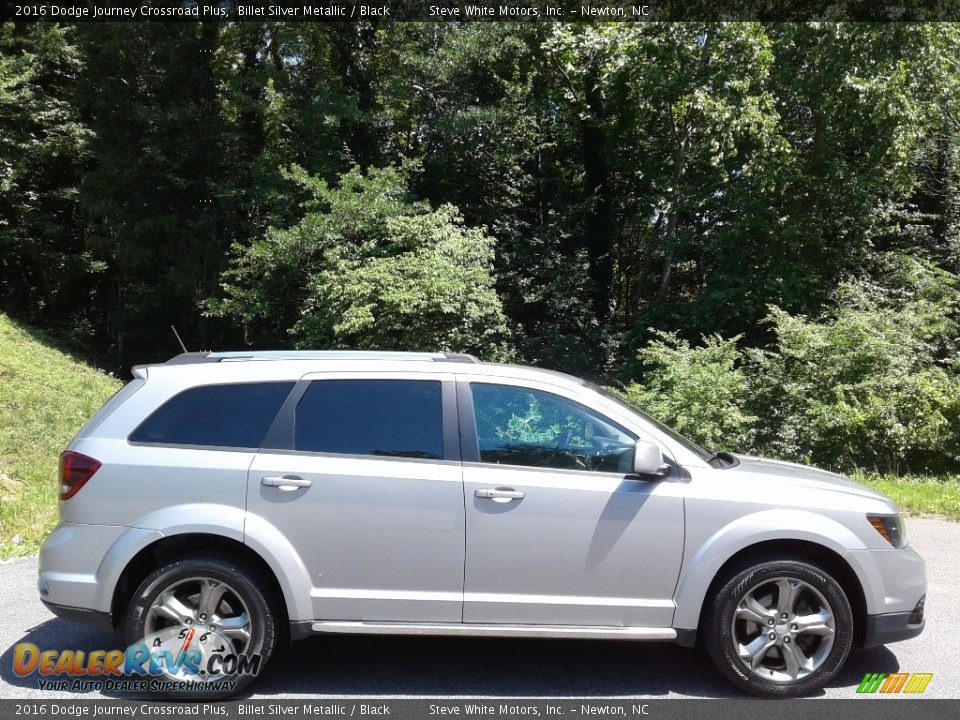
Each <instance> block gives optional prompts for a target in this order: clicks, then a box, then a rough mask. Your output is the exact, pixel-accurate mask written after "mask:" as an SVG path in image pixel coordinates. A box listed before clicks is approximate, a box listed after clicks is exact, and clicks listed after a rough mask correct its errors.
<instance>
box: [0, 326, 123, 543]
mask: <svg viewBox="0 0 960 720" xmlns="http://www.w3.org/2000/svg"><path fill="white" fill-rule="evenodd" d="M121 385H122V383H121V381H120V380H118V379H117V378H115V377H113V376H111V375H107V374H106V373H103V372H101V371H99V370H96V369H94V368H92V367H90V366H89V365H86V364H85V363H83V362H80V361H79V360H76V359H74V358H72V357H71V356H69V355H67V354H65V353H63V352H61V351H60V350H56V349H54V348H53V346H52V344H51V343H50V342H49V341H48V340H47V339H46V338H45V337H44V336H43V335H42V334H40V333H36V332H33V331H28V330H25V329H24V328H22V327H20V326H18V325H16V324H14V323H13V322H12V321H11V320H10V319H9V318H8V317H7V316H6V315H3V314H0V558H8V557H14V556H18V555H28V554H32V553H34V552H36V550H37V548H38V547H39V546H40V543H41V542H42V541H43V538H44V536H45V535H46V534H47V532H49V530H50V528H51V527H53V525H54V524H55V523H56V518H57V458H58V456H59V453H60V451H61V450H62V449H63V447H64V446H65V445H66V444H67V442H68V441H69V440H70V438H71V437H72V436H73V434H74V433H76V431H77V430H79V429H80V426H81V425H83V423H84V422H85V421H86V420H87V418H89V417H90V416H91V415H92V414H93V413H94V412H96V411H97V409H98V408H99V407H100V406H101V405H102V404H103V402H104V401H105V400H106V399H107V398H108V397H110V395H112V394H113V393H114V392H115V391H116V390H117V388H119V387H120V386H121Z"/></svg>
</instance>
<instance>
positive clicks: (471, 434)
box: [457, 377, 674, 478]
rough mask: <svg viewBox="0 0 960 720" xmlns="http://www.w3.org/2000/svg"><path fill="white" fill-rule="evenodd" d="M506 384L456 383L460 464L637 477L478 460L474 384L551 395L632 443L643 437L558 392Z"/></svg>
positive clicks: (470, 380) (486, 381) (477, 380)
mask: <svg viewBox="0 0 960 720" xmlns="http://www.w3.org/2000/svg"><path fill="white" fill-rule="evenodd" d="M503 380H506V382H503V381H500V380H499V379H494V378H482V379H480V378H475V377H471V378H463V379H462V380H461V381H460V382H458V383H457V401H458V406H459V420H460V452H461V457H462V458H463V464H464V465H465V466H466V465H469V466H471V467H483V468H504V469H511V470H536V471H541V472H551V473H565V474H566V473H576V474H578V475H581V476H583V475H587V476H591V477H592V476H596V477H620V478H623V477H640V476H638V475H635V474H634V473H619V472H609V471H598V470H578V469H577V468H552V467H542V466H539V465H514V464H511V463H492V462H484V461H483V460H481V459H480V442H479V438H478V436H477V418H476V415H475V414H474V411H473V390H472V386H473V385H496V386H500V387H506V388H512V389H514V390H517V391H528V392H538V393H543V394H545V395H552V396H554V397H557V398H560V399H561V400H565V401H567V402H568V403H572V404H574V405H577V406H579V407H581V408H583V409H584V410H587V411H588V412H591V413H594V414H596V415H599V416H600V417H601V418H603V420H604V421H605V422H608V423H610V424H611V425H613V426H615V427H617V428H619V429H620V430H621V431H624V432H626V433H627V434H628V435H631V436H633V437H634V438H635V440H639V439H641V438H642V435H641V434H640V433H638V432H637V431H636V430H633V429H631V428H629V427H627V426H625V425H624V424H623V423H621V422H618V421H616V420H613V419H611V418H610V417H609V416H608V415H607V414H606V413H604V412H603V411H601V410H597V409H596V408H594V407H591V406H590V405H587V404H586V403H584V402H581V401H580V400H577V399H574V398H572V397H568V396H567V395H564V394H562V393H559V392H557V391H556V390H546V389H544V388H541V387H536V386H535V385H533V384H523V383H519V382H510V380H511V378H503ZM664 462H667V463H670V464H671V465H673V464H674V463H673V460H672V459H671V458H670V457H669V456H667V455H664Z"/></svg>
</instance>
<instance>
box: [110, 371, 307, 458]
mask: <svg viewBox="0 0 960 720" xmlns="http://www.w3.org/2000/svg"><path fill="white" fill-rule="evenodd" d="M293 385H294V383H292V382H269V383H239V384H236V385H205V386H203V387H195V388H191V389H189V390H184V391H183V392H182V393H180V394H178V395H175V396H174V397H172V398H170V400H168V401H167V402H166V403H164V404H163V405H161V406H160V408H158V409H157V410H155V411H154V412H153V414H151V415H150V417H148V418H147V419H146V420H144V421H143V422H142V423H140V426H139V427H138V428H137V429H136V430H134V431H133V433H131V435H130V437H129V438H128V439H129V440H130V442H140V443H161V444H164V445H210V446H218V447H235V448H259V447H260V443H262V442H263V436H264V435H266V433H267V430H268V429H269V427H270V424H271V423H272V422H273V419H274V418H275V417H276V415H277V411H279V410H280V406H281V405H283V401H284V400H286V399H287V395H289V394H290V390H291V389H292V388H293Z"/></svg>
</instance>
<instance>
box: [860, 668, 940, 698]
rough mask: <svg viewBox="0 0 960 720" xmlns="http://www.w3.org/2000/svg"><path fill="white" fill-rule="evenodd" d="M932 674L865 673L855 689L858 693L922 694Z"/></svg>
mask: <svg viewBox="0 0 960 720" xmlns="http://www.w3.org/2000/svg"><path fill="white" fill-rule="evenodd" d="M932 679H933V673H902V672H898V673H867V674H866V675H864V676H863V680H861V681H860V685H859V686H858V687H857V692H858V693H877V692H879V693H886V694H891V693H918V694H919V693H922V692H923V691H924V690H926V689H927V685H929V684H930V681H931V680H932Z"/></svg>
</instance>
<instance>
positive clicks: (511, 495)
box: [473, 487, 526, 503]
mask: <svg viewBox="0 0 960 720" xmlns="http://www.w3.org/2000/svg"><path fill="white" fill-rule="evenodd" d="M473 496H474V497H478V498H483V499H484V500H493V501H494V502H501V503H505V502H510V501H511V500H523V498H524V497H526V495H525V493H524V492H523V490H514V489H513V488H508V487H498V488H477V489H476V490H474V491H473Z"/></svg>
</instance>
